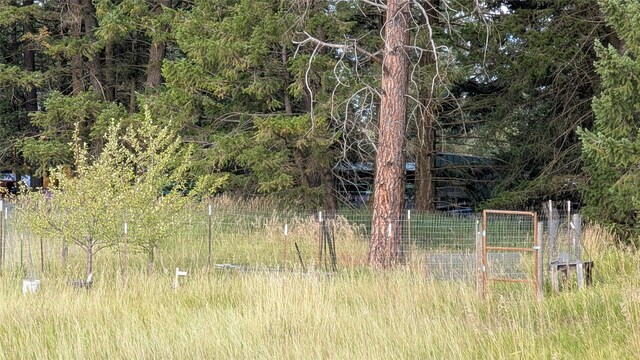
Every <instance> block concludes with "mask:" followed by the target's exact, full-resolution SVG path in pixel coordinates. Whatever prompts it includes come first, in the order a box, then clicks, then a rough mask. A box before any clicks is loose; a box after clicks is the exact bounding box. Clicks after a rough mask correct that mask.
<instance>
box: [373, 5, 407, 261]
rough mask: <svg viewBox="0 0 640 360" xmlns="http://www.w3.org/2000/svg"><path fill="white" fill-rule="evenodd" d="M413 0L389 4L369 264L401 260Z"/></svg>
mask: <svg viewBox="0 0 640 360" xmlns="http://www.w3.org/2000/svg"><path fill="white" fill-rule="evenodd" d="M410 18H411V14H410V13H409V0H389V1H388V2H387V18H386V19H387V20H386V24H385V29H386V33H385V43H384V59H383V63H382V98H381V103H380V125H379V134H378V145H377V153H376V172H375V184H374V191H373V193H374V199H373V220H372V232H371V243H370V248H369V264H370V265H371V266H374V267H384V268H386V267H389V266H392V265H394V264H395V263H396V262H397V260H398V259H399V255H400V243H401V234H402V231H399V230H398V227H399V225H400V222H399V220H400V218H401V214H402V208H403V203H404V182H405V156H404V150H405V136H404V135H405V134H404V130H405V124H406V109H407V98H406V95H407V89H408V75H409V59H408V57H407V53H406V48H405V46H406V45H408V43H409V21H410Z"/></svg>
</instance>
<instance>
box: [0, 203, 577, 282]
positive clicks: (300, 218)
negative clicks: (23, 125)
mask: <svg viewBox="0 0 640 360" xmlns="http://www.w3.org/2000/svg"><path fill="white" fill-rule="evenodd" d="M551 214H552V215H551V217H552V220H553V219H557V220H553V221H549V220H548V219H547V218H548V216H545V215H543V216H541V219H542V220H543V221H545V222H546V223H547V225H546V227H545V236H544V239H547V238H554V239H556V242H555V243H556V245H557V249H556V250H554V251H555V252H554V254H553V255H552V254H551V253H550V251H551V249H550V248H549V247H548V246H546V247H545V252H547V253H548V255H547V256H545V264H546V266H548V264H549V262H550V261H552V257H555V256H557V255H556V253H561V252H562V251H561V250H559V249H563V246H564V245H563V244H564V243H566V242H567V241H569V242H571V241H573V242H574V244H575V243H576V242H577V243H578V245H576V246H577V247H576V246H574V249H575V248H579V242H580V239H579V233H578V232H576V230H575V228H576V227H578V226H577V222H576V221H577V220H574V222H573V223H572V224H573V225H571V223H570V224H569V225H567V224H566V222H565V221H566V220H565V219H566V218H567V217H566V216H564V217H563V216H562V214H556V215H555V216H554V215H553V213H551ZM19 216H25V214H22V215H18V212H16V211H15V210H14V208H13V206H12V205H11V204H7V205H6V206H5V208H3V211H2V222H1V223H2V224H1V225H0V226H1V227H2V228H1V230H2V231H1V232H0V233H1V235H2V239H1V240H2V241H1V243H2V246H1V247H0V248H1V250H2V254H0V269H2V270H3V271H16V270H22V271H25V272H27V273H30V272H31V273H33V272H34V271H45V270H46V268H47V266H48V265H50V264H58V263H64V262H72V261H76V262H78V263H80V264H81V263H82V261H84V259H85V258H86V251H85V249H82V248H81V247H79V246H77V245H74V244H68V243H65V241H64V239H62V238H59V237H58V236H56V234H55V233H54V232H52V233H51V234H50V236H34V235H32V234H31V233H30V231H29V229H28V228H27V227H25V226H24V225H23V223H24V222H22V221H20V219H19ZM26 216H28V214H27V215H26ZM371 217H372V214H371V212H370V211H367V210H362V209H359V210H347V211H338V212H336V213H326V212H317V213H316V212H314V213H309V212H296V211H283V210H273V209H269V208H265V207H258V206H255V205H251V204H244V205H239V204H237V203H233V204H224V203H213V204H205V203H196V204H192V205H191V206H188V207H186V208H184V209H183V211H181V212H179V213H175V214H173V216H171V217H170V222H171V223H170V224H169V225H170V226H171V228H172V229H173V232H172V236H171V237H170V238H165V239H159V241H158V246H157V248H156V249H155V260H154V261H156V262H157V263H158V265H157V266H159V267H164V268H167V269H171V268H174V267H177V266H179V267H180V268H191V269H197V268H212V269H216V268H217V269H241V270H267V269H268V270H277V271H285V270H287V271H289V270H290V271H309V270H322V271H336V270H340V269H345V268H358V267H364V266H366V265H367V264H368V253H369V242H370V237H371V231H372V222H371ZM125 223H127V218H126V216H124V215H123V217H122V224H121V225H118V226H121V227H122V229H123V230H122V238H121V239H119V240H118V241H117V242H116V243H114V244H112V246H108V247H107V248H106V249H105V250H104V251H103V252H102V253H100V254H96V257H97V258H100V257H102V256H104V255H102V254H103V253H104V254H110V257H109V259H110V261H118V259H119V257H120V256H121V255H122V251H123V246H122V244H123V243H124V242H125V241H126V236H130V237H131V238H133V237H134V236H133V235H135V234H136V232H139V231H142V230H144V229H143V228H142V227H143V226H144V225H143V224H140V223H138V222H135V221H130V224H129V226H128V229H127V231H128V234H126V233H125V231H124V227H125V226H126V225H125ZM392 225H393V228H394V229H398V230H397V231H399V233H400V234H401V236H400V239H401V240H400V244H399V252H400V254H401V256H400V258H401V264H402V266H405V267H406V268H407V269H409V270H411V271H415V272H419V273H421V274H423V275H424V276H425V277H426V278H427V279H430V280H455V281H463V282H468V283H474V282H476V281H478V276H479V271H480V270H481V269H482V257H481V255H482V254H481V251H482V249H481V247H479V245H481V242H479V241H478V239H479V237H480V236H481V232H482V230H483V224H482V217H481V215H480V214H462V215H460V214H446V213H422V212H418V211H410V210H409V211H406V212H405V213H404V214H403V216H402V218H401V219H398V220H397V221H395V222H394V224H392ZM531 226H532V225H531V219H530V218H528V217H526V216H522V215H517V216H507V217H496V218H490V219H488V220H487V224H486V228H487V233H486V236H487V242H488V244H489V246H494V247H496V248H498V249H495V251H492V252H490V253H489V254H488V255H487V265H488V271H489V273H488V276H489V277H495V278H499V277H507V278H512V279H526V278H528V277H529V276H530V275H531V272H532V271H533V269H534V266H533V261H534V260H533V259H532V255H531V254H532V253H528V252H519V253H516V252H513V251H509V250H508V249H507V250H504V249H500V248H501V247H522V248H525V247H528V248H531V247H532V246H533V245H532V244H533V241H532V239H533V236H534V233H533V230H532V227H531ZM572 226H573V228H572ZM563 232H568V234H567V235H565V234H564V233H563ZM541 235H542V234H541ZM541 239H542V237H541ZM565 239H567V240H566V241H565ZM545 241H548V240H545ZM128 246H129V247H128V249H129V251H130V254H129V256H130V258H131V264H132V266H140V267H144V266H145V265H147V262H149V261H151V260H150V259H149V257H148V254H146V253H145V251H148V249H145V248H144V247H142V246H139V244H135V243H131V244H128ZM136 261H137V262H136ZM136 264H137V265H136ZM545 270H546V267H545Z"/></svg>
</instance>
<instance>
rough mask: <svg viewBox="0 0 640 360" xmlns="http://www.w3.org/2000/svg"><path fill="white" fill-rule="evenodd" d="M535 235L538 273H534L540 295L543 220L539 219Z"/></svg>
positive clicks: (539, 294) (542, 271)
mask: <svg viewBox="0 0 640 360" xmlns="http://www.w3.org/2000/svg"><path fill="white" fill-rule="evenodd" d="M536 236H537V238H538V239H537V241H536V243H537V245H536V246H537V247H538V248H537V251H538V258H537V261H538V266H537V270H538V273H537V274H536V276H537V280H538V296H539V297H542V295H543V286H544V277H543V275H544V257H543V254H544V221H540V222H539V223H538V231H537V233H536Z"/></svg>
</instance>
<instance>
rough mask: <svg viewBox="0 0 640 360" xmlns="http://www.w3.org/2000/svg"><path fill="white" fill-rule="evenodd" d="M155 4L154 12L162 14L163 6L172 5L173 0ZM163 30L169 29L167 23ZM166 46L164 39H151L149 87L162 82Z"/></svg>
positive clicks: (156, 85) (148, 72)
mask: <svg viewBox="0 0 640 360" xmlns="http://www.w3.org/2000/svg"><path fill="white" fill-rule="evenodd" d="M154 5H155V6H154V8H153V9H152V12H153V13H154V14H155V15H156V16H160V15H161V14H162V13H163V12H164V9H163V6H166V7H169V8H170V7H171V0H159V1H158V3H157V4H154ZM161 31H169V27H168V26H167V25H161ZM166 46H167V45H166V43H165V42H164V41H158V40H155V39H154V40H152V41H151V48H150V49H149V63H148V65H147V82H146V88H147V89H151V88H155V87H158V86H160V84H162V60H164V54H165V50H166Z"/></svg>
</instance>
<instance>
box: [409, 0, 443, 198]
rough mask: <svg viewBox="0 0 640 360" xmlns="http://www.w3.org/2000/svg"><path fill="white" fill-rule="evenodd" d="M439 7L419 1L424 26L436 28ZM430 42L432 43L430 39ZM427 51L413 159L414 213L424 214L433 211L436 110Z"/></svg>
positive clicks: (431, 59) (423, 60)
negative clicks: (415, 151) (424, 15)
mask: <svg viewBox="0 0 640 360" xmlns="http://www.w3.org/2000/svg"><path fill="white" fill-rule="evenodd" d="M439 5H440V1H439V0H430V1H422V6H423V8H424V9H426V16H427V18H425V19H423V22H424V24H427V25H428V26H431V27H433V26H435V25H436V24H438V12H437V10H436V7H437V6H439ZM429 40H431V39H429ZM427 48H428V49H429V51H426V52H424V53H423V54H422V58H420V72H421V78H420V82H419V83H420V84H421V85H420V89H419V91H420V95H419V99H420V107H421V111H420V114H419V116H418V120H417V121H418V124H417V125H418V126H417V128H418V129H417V130H418V133H417V135H418V136H417V137H418V139H417V140H418V150H417V159H416V179H415V186H416V209H418V210H425V211H435V210H436V206H435V197H436V191H435V182H434V178H435V161H436V129H435V126H434V125H435V122H436V114H437V113H436V107H435V99H434V98H433V94H432V89H431V83H432V82H431V81H429V74H428V72H429V71H433V70H432V69H431V68H432V66H433V65H435V63H436V61H435V60H436V54H434V53H433V51H432V50H431V46H427Z"/></svg>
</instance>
